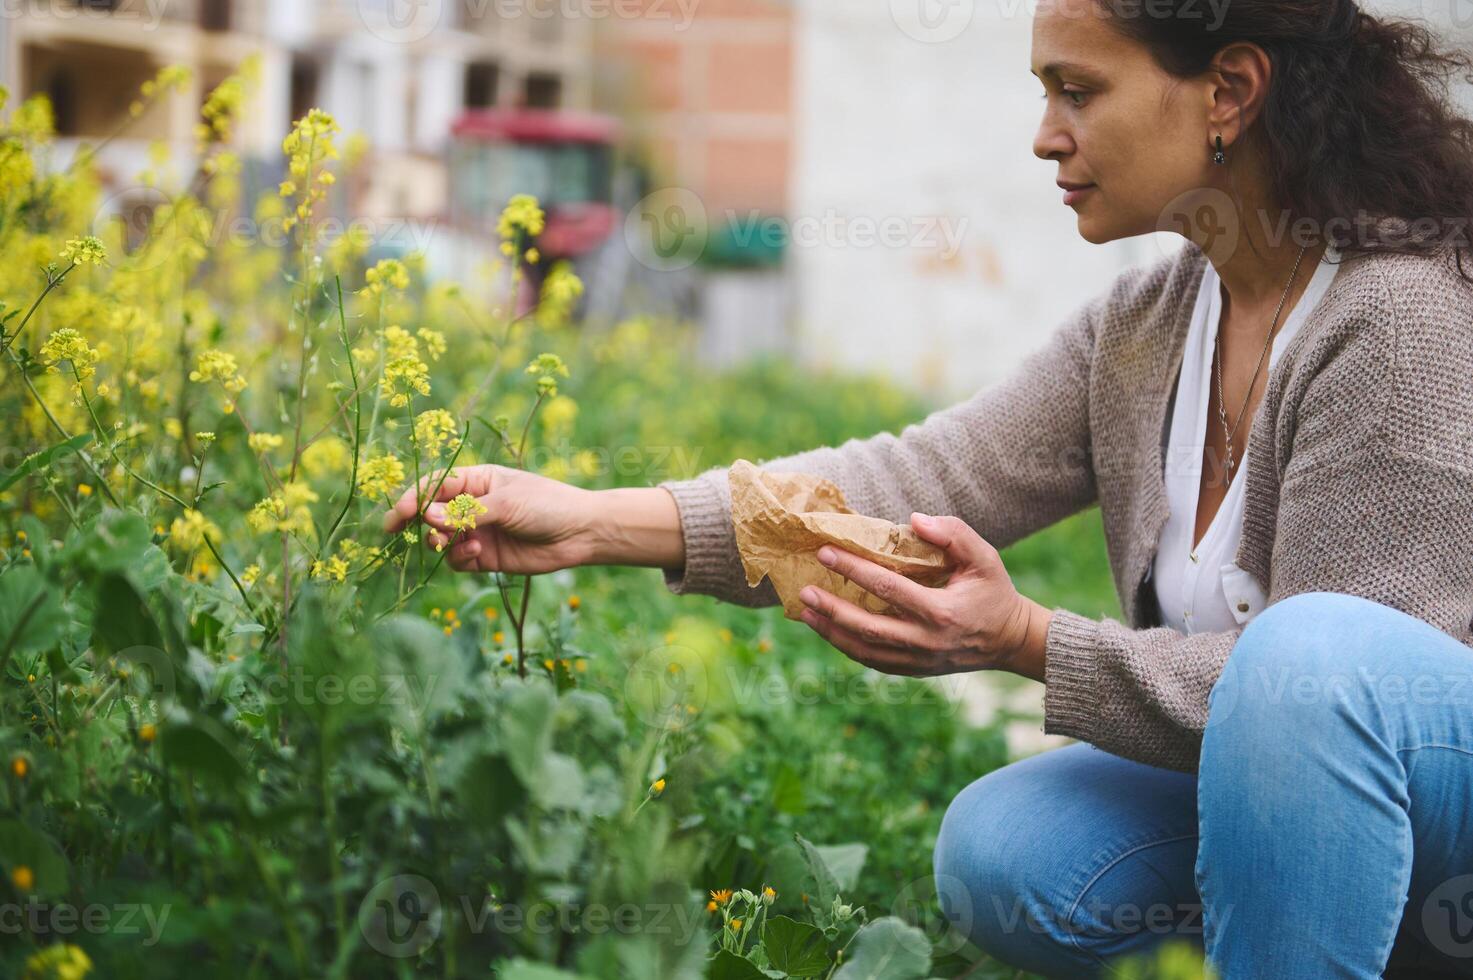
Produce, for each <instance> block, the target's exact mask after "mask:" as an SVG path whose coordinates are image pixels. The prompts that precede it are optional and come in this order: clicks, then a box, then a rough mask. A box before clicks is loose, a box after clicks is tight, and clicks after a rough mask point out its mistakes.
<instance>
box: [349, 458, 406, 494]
mask: <svg viewBox="0 0 1473 980" xmlns="http://www.w3.org/2000/svg"><path fill="white" fill-rule="evenodd" d="M403 485H404V464H403V463H402V462H400V461H399V460H398V459H397V458H396V457H394V456H393V455H391V454H389V453H384V454H383V455H381V456H374V457H373V458H371V459H368V460H365V461H364V462H363V464H362V465H361V466H359V467H358V492H359V493H361V494H363V496H365V497H373V498H380V497H392V496H393V495H394V494H395V493H397V492H398V490H399V488H400V487H401V486H403Z"/></svg>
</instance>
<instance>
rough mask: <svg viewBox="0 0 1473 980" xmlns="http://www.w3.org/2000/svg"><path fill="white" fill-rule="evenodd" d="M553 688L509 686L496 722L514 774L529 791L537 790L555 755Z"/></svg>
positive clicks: (529, 685) (502, 745) (534, 683)
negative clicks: (553, 746)
mask: <svg viewBox="0 0 1473 980" xmlns="http://www.w3.org/2000/svg"><path fill="white" fill-rule="evenodd" d="M556 699H557V697H556V695H554V694H553V692H552V688H550V687H548V686H547V685H546V684H542V683H539V682H536V681H531V682H522V683H518V684H515V685H510V684H509V685H508V686H507V689H506V693H505V697H504V698H503V700H502V702H501V710H500V712H499V713H498V718H497V721H498V722H499V728H500V733H501V747H502V749H503V751H505V753H506V759H507V762H508V763H509V764H510V765H511V769H512V772H514V773H516V774H517V778H518V779H520V780H521V781H522V785H523V786H525V787H527V788H528V789H529V790H534V791H535V790H536V788H537V784H538V783H539V782H541V780H542V776H543V773H544V772H545V771H546V769H547V757H548V755H549V754H550V753H551V752H552V730H553V720H554V719H553V709H554V707H555V706H556V705H555V701H556Z"/></svg>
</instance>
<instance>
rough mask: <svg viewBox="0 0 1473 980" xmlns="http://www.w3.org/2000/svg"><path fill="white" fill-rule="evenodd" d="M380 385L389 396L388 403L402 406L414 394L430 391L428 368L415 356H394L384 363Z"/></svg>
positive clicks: (425, 393) (423, 393)
mask: <svg viewBox="0 0 1473 980" xmlns="http://www.w3.org/2000/svg"><path fill="white" fill-rule="evenodd" d="M380 385H381V387H382V388H383V390H384V393H385V394H386V395H388V396H389V404H390V405H393V406H394V407H395V408H403V407H404V406H406V405H408V404H409V399H410V398H411V397H413V396H414V395H416V394H419V395H428V394H429V393H430V369H429V368H428V367H426V366H425V362H424V361H421V360H420V359H419V358H418V357H417V356H413V355H411V356H409V357H396V358H394V359H393V360H392V361H390V362H389V363H388V364H386V365H384V377H383V380H382V381H381V382H380Z"/></svg>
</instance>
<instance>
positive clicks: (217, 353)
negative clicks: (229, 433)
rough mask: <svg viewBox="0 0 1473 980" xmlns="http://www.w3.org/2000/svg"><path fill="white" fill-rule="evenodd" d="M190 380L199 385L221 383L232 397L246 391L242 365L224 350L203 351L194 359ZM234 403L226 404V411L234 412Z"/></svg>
mask: <svg viewBox="0 0 1473 980" xmlns="http://www.w3.org/2000/svg"><path fill="white" fill-rule="evenodd" d="M189 380H190V381H193V382H195V383H197V384H204V383H207V382H210V381H218V382H220V386H221V387H222V388H224V389H225V390H226V391H228V392H230V394H232V395H236V394H239V393H240V392H241V391H243V390H244V389H245V386H246V380H245V377H244V376H243V375H242V374H241V373H240V365H239V364H237V363H236V360H235V355H234V354H230V353H227V352H226V351H222V350H214V349H210V350H202V351H200V352H199V354H198V355H196V357H195V359H194V370H193V371H190V372H189ZM234 407H235V404H234V402H232V401H229V400H227V401H226V402H225V411H227V412H229V411H232V410H233V409H234Z"/></svg>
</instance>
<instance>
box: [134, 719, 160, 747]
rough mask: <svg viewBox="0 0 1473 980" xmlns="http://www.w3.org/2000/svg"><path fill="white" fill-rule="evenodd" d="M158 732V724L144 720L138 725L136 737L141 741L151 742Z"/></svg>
mask: <svg viewBox="0 0 1473 980" xmlns="http://www.w3.org/2000/svg"><path fill="white" fill-rule="evenodd" d="M158 734H159V729H158V726H157V725H155V724H154V723H153V722H151V721H150V722H145V723H144V724H142V725H139V726H138V737H139V739H141V740H142V741H145V742H152V741H153V740H154V739H155V738H157V737H158Z"/></svg>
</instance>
